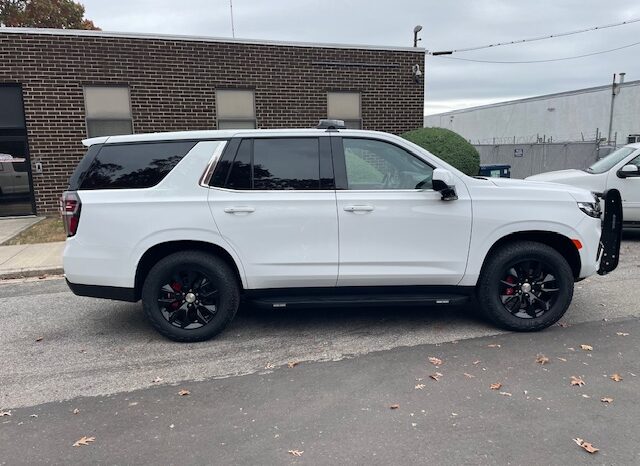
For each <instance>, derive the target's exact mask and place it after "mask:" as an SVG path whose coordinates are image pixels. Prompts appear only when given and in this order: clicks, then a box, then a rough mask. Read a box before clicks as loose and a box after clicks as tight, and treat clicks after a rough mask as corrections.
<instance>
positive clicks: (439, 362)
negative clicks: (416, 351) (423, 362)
mask: <svg viewBox="0 0 640 466" xmlns="http://www.w3.org/2000/svg"><path fill="white" fill-rule="evenodd" d="M429 362H430V363H431V364H433V365H434V366H442V359H438V358H434V357H433V356H429Z"/></svg>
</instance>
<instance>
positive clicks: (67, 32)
mask: <svg viewBox="0 0 640 466" xmlns="http://www.w3.org/2000/svg"><path fill="white" fill-rule="evenodd" d="M2 33H9V34H40V35H53V36H80V37H109V38H126V39H158V40H178V41H186V42H214V43H216V42H217V43H230V44H240V45H242V44H244V45H273V46H283V47H314V48H332V49H364V50H385V51H393V52H421V53H424V52H425V49H424V48H422V47H399V46H395V47H394V46H383V45H358V44H340V43H317V42H293V41H278V40H259V39H235V38H227V37H209V36H188V35H181V34H156V33H148V32H117V31H87V30H81V29H50V28H16V27H0V34H2Z"/></svg>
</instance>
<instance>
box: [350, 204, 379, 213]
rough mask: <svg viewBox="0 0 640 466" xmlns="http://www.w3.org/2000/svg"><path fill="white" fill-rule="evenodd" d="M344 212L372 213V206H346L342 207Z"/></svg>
mask: <svg viewBox="0 0 640 466" xmlns="http://www.w3.org/2000/svg"><path fill="white" fill-rule="evenodd" d="M343 209H344V211H345V212H373V211H374V207H373V206H372V205H347V206H344V207H343Z"/></svg>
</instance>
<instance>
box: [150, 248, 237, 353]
mask: <svg viewBox="0 0 640 466" xmlns="http://www.w3.org/2000/svg"><path fill="white" fill-rule="evenodd" d="M239 294H240V292H239V286H238V283H237V280H236V278H235V274H234V273H233V270H232V269H231V268H230V267H229V266H228V265H227V263H226V262H224V261H223V260H221V259H219V258H218V257H215V256H213V255H210V254H206V253H202V252H200V251H184V252H178V253H175V254H171V255H169V256H167V257H165V258H164V259H161V260H160V261H159V262H158V263H157V264H156V265H154V266H153V268H152V269H151V270H150V272H149V275H147V278H146V280H145V282H144V286H143V288H142V305H143V308H144V312H145V314H146V315H147V318H148V319H149V321H150V322H151V324H152V325H153V326H154V327H155V328H156V330H158V331H159V332H160V333H161V334H162V335H164V336H165V337H167V338H170V339H171V340H175V341H181V342H195V341H204V340H208V339H209V338H212V337H213V336H215V335H217V334H218V333H220V332H222V330H224V328H225V327H226V326H227V325H228V324H229V323H230V322H231V320H232V319H233V317H234V316H235V314H236V311H237V310H238V302H239Z"/></svg>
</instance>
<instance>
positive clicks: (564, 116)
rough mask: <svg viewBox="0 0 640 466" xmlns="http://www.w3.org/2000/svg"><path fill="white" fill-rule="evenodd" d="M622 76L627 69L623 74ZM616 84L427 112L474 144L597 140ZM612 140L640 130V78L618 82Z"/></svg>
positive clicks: (428, 121) (432, 121)
mask: <svg viewBox="0 0 640 466" xmlns="http://www.w3.org/2000/svg"><path fill="white" fill-rule="evenodd" d="M622 80H623V81H624V75H622ZM611 94H612V85H611V84H609V85H606V86H598V87H591V88H587V89H579V90H576V91H568V92H561V93H558V94H548V95H542V96H538V97H530V98H527V99H520V100H513V101H509V102H501V103H497V104H492V105H483V106H480V107H473V108H466V109H462V110H455V111H451V112H446V113H439V114H436V115H428V116H426V117H425V126H428V127H431V126H436V127H441V128H448V129H451V130H453V131H455V132H456V133H459V134H461V135H462V136H464V137H465V138H467V139H468V140H470V141H471V142H472V143H473V144H492V143H493V144H500V143H511V144H513V143H527V142H536V141H538V140H539V141H542V140H545V141H548V140H549V139H551V140H552V141H558V142H560V141H581V140H585V141H586V140H595V139H596V137H597V136H596V132H598V136H599V137H601V138H607V137H608V134H609V120H610V115H611ZM612 121H613V122H612V126H611V142H613V141H614V140H615V141H616V142H617V144H618V145H620V144H626V142H627V137H628V136H629V135H631V134H640V81H629V82H623V83H622V84H617V85H616V96H615V103H614V107H613V120H612Z"/></svg>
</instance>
